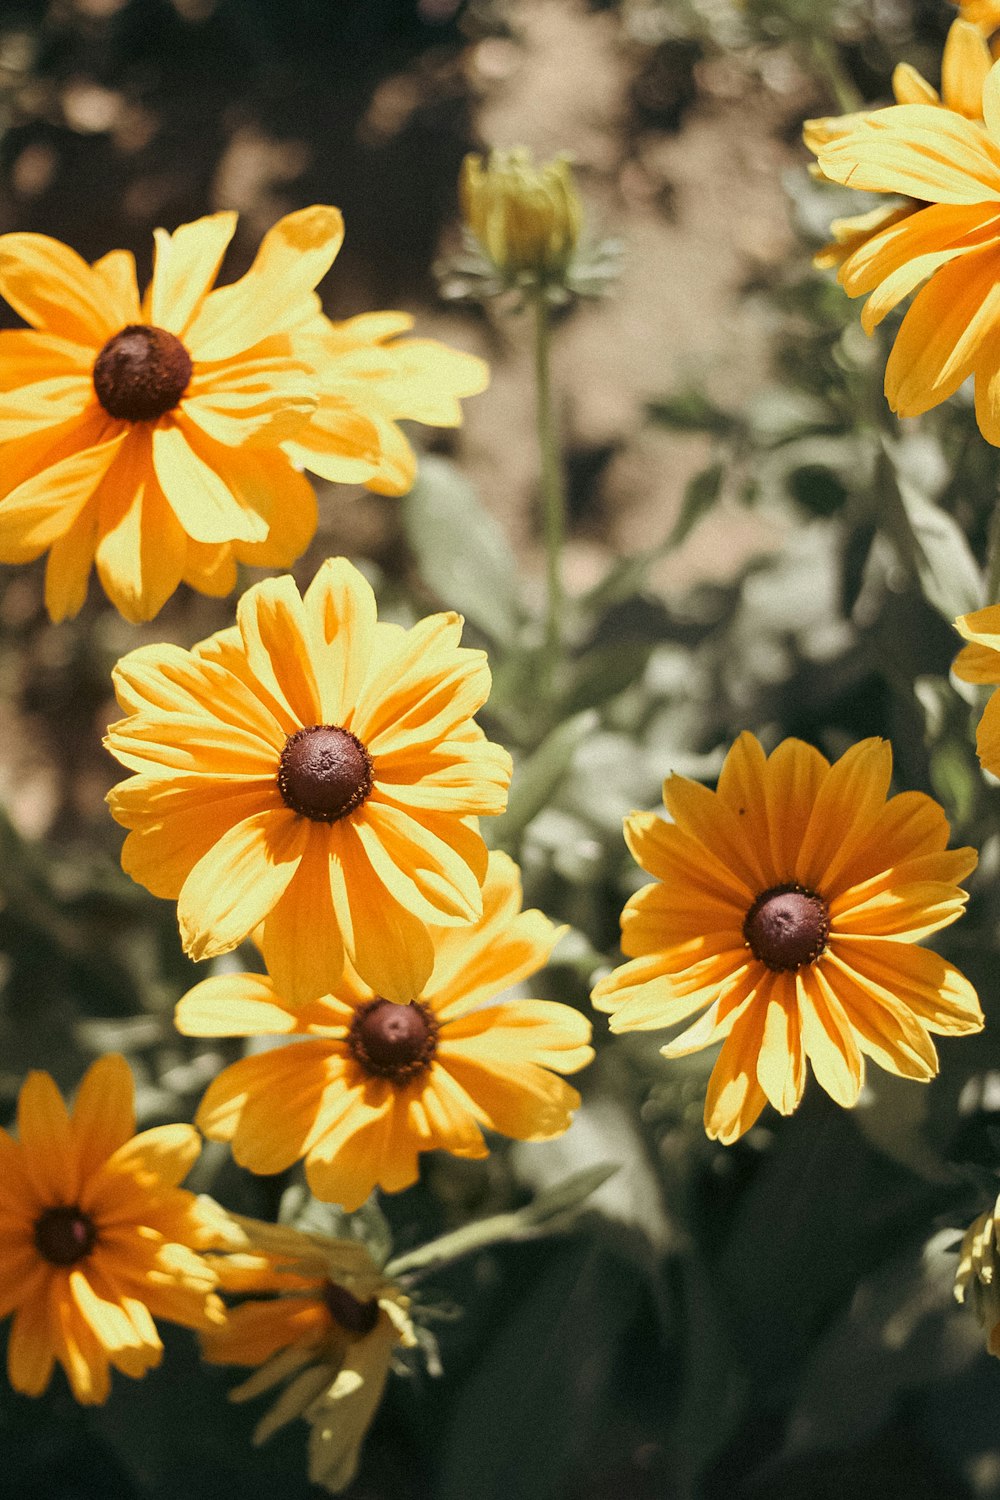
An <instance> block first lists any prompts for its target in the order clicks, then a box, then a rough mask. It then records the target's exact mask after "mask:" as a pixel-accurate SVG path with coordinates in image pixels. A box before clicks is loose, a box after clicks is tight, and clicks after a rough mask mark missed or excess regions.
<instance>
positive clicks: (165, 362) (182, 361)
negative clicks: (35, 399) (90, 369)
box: [94, 323, 193, 422]
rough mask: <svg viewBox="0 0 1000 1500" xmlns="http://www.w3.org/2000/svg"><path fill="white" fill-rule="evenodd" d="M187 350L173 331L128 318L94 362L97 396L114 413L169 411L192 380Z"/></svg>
mask: <svg viewBox="0 0 1000 1500" xmlns="http://www.w3.org/2000/svg"><path fill="white" fill-rule="evenodd" d="M192 369H193V366H192V364H191V356H190V354H189V353H188V352H187V350H186V349H185V347H184V345H183V344H182V343H181V341H180V339H179V338H177V337H176V335H175V334H172V333H168V332H167V330H166V329H165V328H153V327H152V326H151V325H150V324H147V323H130V324H129V325H128V327H127V328H123V329H122V331H121V333H116V334H115V336H114V338H110V339H108V342H107V343H106V344H105V346H104V348H103V349H102V350H101V352H100V354H99V355H98V356H97V359H96V360H95V362H94V390H95V391H96V392H97V399H98V401H99V402H100V403H101V405H102V406H103V407H104V410H105V411H106V412H109V413H110V415H111V416H113V417H119V418H121V419H122V420H123V421H126V422H155V421H156V419H157V417H162V416H163V415H164V413H165V412H168V411H173V409H174V407H175V406H176V405H177V403H178V401H179V400H180V399H181V397H182V396H183V394H184V392H185V391H186V390H187V388H188V385H189V383H190V380H191V371H192Z"/></svg>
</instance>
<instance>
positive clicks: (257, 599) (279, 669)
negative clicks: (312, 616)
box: [236, 577, 324, 731]
mask: <svg viewBox="0 0 1000 1500" xmlns="http://www.w3.org/2000/svg"><path fill="white" fill-rule="evenodd" d="M236 618H237V621H238V622H239V627H240V632H241V634H242V636H243V642H244V646H245V648H246V654H247V664H248V666H249V668H250V670H251V672H252V673H253V675H254V676H255V677H256V678H257V679H258V680H259V681H260V682H262V683H263V684H264V685H265V687H266V688H267V690H268V692H269V693H270V694H271V695H272V696H273V697H274V698H275V699H277V701H278V702H279V703H281V704H282V706H283V707H284V708H286V709H287V711H288V720H287V722H288V725H289V729H290V731H294V730H295V729H299V728H303V727H308V726H310V725H313V724H322V723H323V722H324V720H323V717H322V714H323V705H322V702H321V700H320V692H319V688H318V686H317V683H316V675H315V673H314V671H313V664H312V661H311V659H310V656H309V624H308V621H307V618H306V613H305V610H304V608H303V605H302V600H301V598H300V597H299V592H298V589H297V588H296V587H295V580H294V579H293V578H291V577H285V578H269V579H267V580H266V582H264V583H258V584H256V585H255V586H254V587H253V588H250V589H248V590H247V591H246V593H245V594H244V595H243V597H242V598H241V600H240V602H239V604H238V605H237V607H236Z"/></svg>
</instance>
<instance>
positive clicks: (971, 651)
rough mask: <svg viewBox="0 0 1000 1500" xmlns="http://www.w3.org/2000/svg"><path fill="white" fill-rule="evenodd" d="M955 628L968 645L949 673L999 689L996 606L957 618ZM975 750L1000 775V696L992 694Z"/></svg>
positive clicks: (999, 620) (999, 644) (999, 628)
mask: <svg viewBox="0 0 1000 1500" xmlns="http://www.w3.org/2000/svg"><path fill="white" fill-rule="evenodd" d="M955 628H956V630H957V631H958V632H959V634H960V635H963V636H964V637H965V639H966V641H967V642H968V644H967V645H966V646H963V647H962V649H961V651H960V652H959V653H958V656H957V657H956V658H955V661H954V664H953V666H952V671H953V672H954V674H955V676H956V677H961V679H962V681H963V682H978V683H988V684H989V685H990V686H992V687H1000V604H990V605H987V607H986V608H985V609H977V610H975V611H974V612H973V613H972V614H969V615H960V616H959V618H958V619H957V620H956V621H955ZM976 749H977V750H978V751H979V759H980V761H981V762H982V765H983V767H984V768H985V769H986V770H987V771H992V772H993V774H994V776H1000V694H997V693H993V694H991V696H990V699H989V702H988V703H987V705H986V707H985V709H984V710H983V716H982V718H981V719H980V721H979V728H978V730H977V731H976Z"/></svg>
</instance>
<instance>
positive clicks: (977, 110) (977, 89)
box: [941, 16, 993, 120]
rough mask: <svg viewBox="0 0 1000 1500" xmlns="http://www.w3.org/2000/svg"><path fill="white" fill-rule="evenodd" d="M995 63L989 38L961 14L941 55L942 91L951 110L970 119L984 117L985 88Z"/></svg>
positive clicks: (952, 26)
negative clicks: (988, 42)
mask: <svg viewBox="0 0 1000 1500" xmlns="http://www.w3.org/2000/svg"><path fill="white" fill-rule="evenodd" d="M992 66H993V59H992V57H991V56H990V49H989V47H988V46H987V45H986V38H985V37H984V36H983V34H982V32H981V31H980V30H979V27H978V26H973V25H971V24H970V22H968V21H964V20H963V19H962V18H961V16H959V17H958V18H957V19H956V20H954V21H952V23H951V25H950V26H949V28H948V35H947V37H946V38H945V44H944V54H943V56H942V58H941V93H942V96H943V98H944V102H945V104H946V105H947V106H948V108H949V109H953V110H956V111H957V113H958V114H960V115H965V117H966V119H968V120H981V119H982V118H983V88H984V86H985V84H986V79H987V76H988V75H989V71H990V69H991V67H992Z"/></svg>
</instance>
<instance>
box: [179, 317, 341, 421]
mask: <svg viewBox="0 0 1000 1500" xmlns="http://www.w3.org/2000/svg"><path fill="white" fill-rule="evenodd" d="M274 342H275V343H278V342H279V341H277V340H275V341H274ZM280 342H282V343H283V342H284V341H280ZM267 347H268V346H267V345H264V344H261V345H258V346H257V349H256V350H255V351H254V355H255V357H254V358H252V359H251V358H249V357H248V356H246V355H241V356H238V357H237V358H235V359H232V360H223V361H221V362H219V363H217V364H210V365H209V364H200V365H198V366H197V367H196V369H195V372H194V376H193V378H192V380H191V383H190V384H189V386H188V388H187V390H186V391H185V393H184V400H183V411H184V416H185V418H186V419H187V420H188V421H191V422H194V423H195V425H196V426H197V427H199V428H201V430H202V431H203V432H204V433H205V434H206V435H207V436H208V437H210V438H212V439H213V440H214V441H215V442H217V443H222V444H223V445H225V446H228V447H239V446H242V445H243V444H244V443H258V444H259V443H261V442H266V443H280V442H283V441H284V440H285V439H286V438H290V437H291V436H292V435H293V434H294V433H296V432H297V430H298V429H299V428H300V427H301V426H302V424H303V422H304V421H305V420H306V418H307V417H308V416H309V413H310V412H311V411H312V410H313V408H314V407H315V405H316V377H315V375H314V373H313V371H312V368H311V367H310V366H309V365H305V364H302V363H301V362H300V361H298V360H294V359H290V358H289V357H288V355H287V354H284V353H282V352H276V353H271V354H269V353H267V352H266V351H267Z"/></svg>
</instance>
